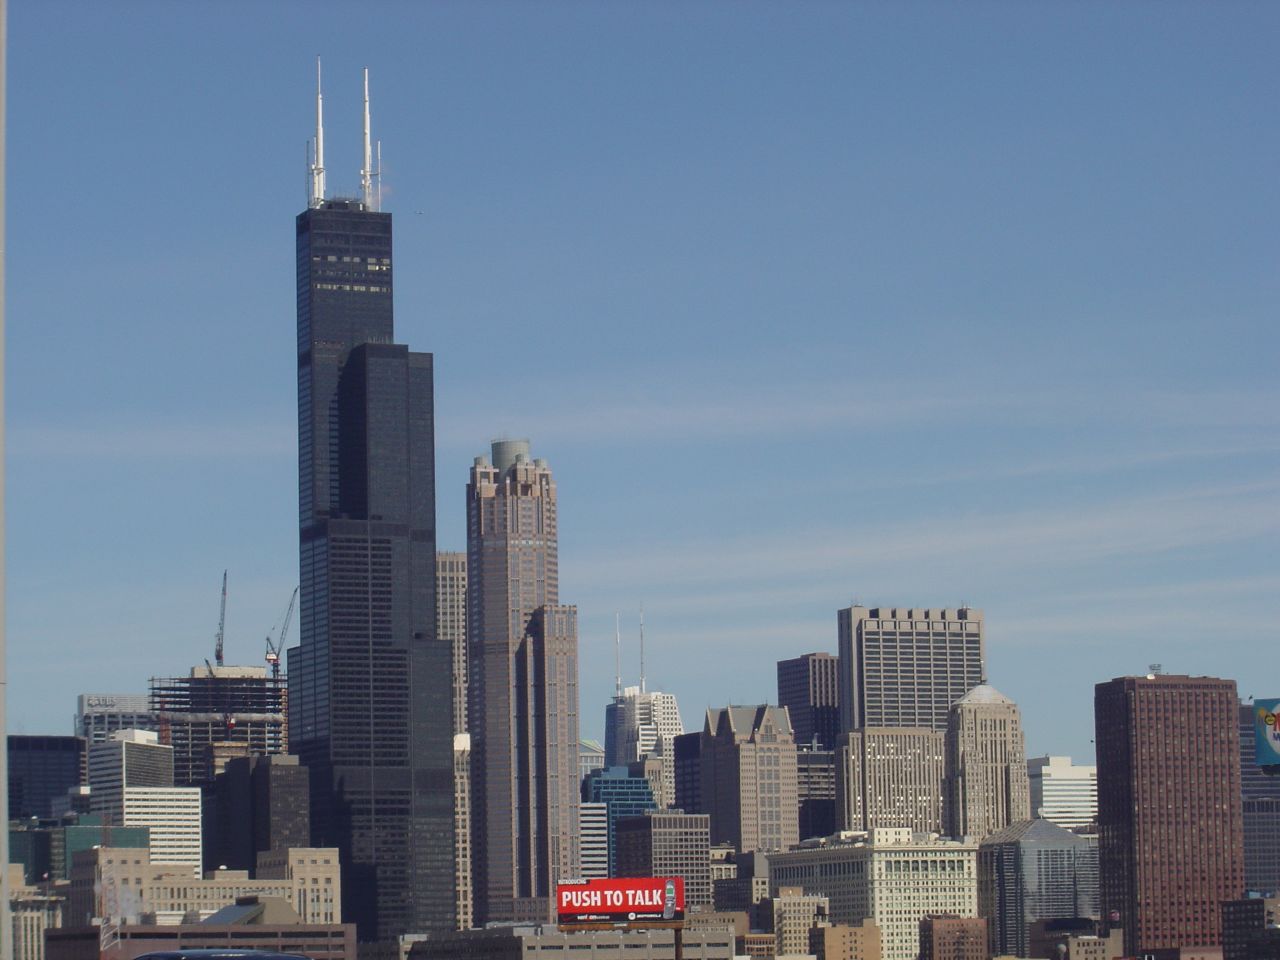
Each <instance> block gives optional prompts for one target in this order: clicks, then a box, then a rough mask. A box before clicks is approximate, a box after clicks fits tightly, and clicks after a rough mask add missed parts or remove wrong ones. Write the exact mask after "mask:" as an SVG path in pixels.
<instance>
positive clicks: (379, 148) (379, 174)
mask: <svg viewBox="0 0 1280 960" xmlns="http://www.w3.org/2000/svg"><path fill="white" fill-rule="evenodd" d="M375 146H376V149H377V158H378V159H377V161H376V166H375V167H374V171H373V175H374V177H376V178H377V181H378V206H377V207H376V209H378V210H381V209H382V141H381V140H379V141H377V143H376V145H375Z"/></svg>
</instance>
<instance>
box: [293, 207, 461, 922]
mask: <svg viewBox="0 0 1280 960" xmlns="http://www.w3.org/2000/svg"><path fill="white" fill-rule="evenodd" d="M320 193H321V196H320V197H319V198H317V199H314V200H313V201H312V203H311V208H310V209H308V210H307V211H305V212H304V213H302V214H300V215H299V216H298V220H297V268H298V467H299V489H298V498H299V522H300V548H301V550H300V553H301V590H300V596H301V629H300V637H299V645H298V646H297V647H294V648H293V649H291V650H290V651H289V738H290V745H291V749H292V750H293V751H294V752H295V753H297V754H299V755H300V757H301V759H302V762H303V763H304V764H306V765H307V766H308V767H309V768H310V770H311V819H312V837H313V841H314V842H315V843H316V844H317V845H324V846H336V847H338V848H339V849H340V852H341V858H342V864H343V884H342V899H343V903H344V905H345V911H344V912H345V914H346V916H345V918H344V919H347V920H354V921H355V922H356V923H357V924H358V926H359V936H360V939H361V940H373V939H378V940H385V939H388V938H391V937H395V936H397V935H398V934H401V933H407V932H424V931H431V930H445V929H452V927H453V917H454V892H453V883H454V880H453V876H454V867H453V808H452V804H453V722H452V716H453V714H452V688H451V685H450V684H451V681H450V677H451V671H450V649H449V647H448V645H447V644H441V643H439V642H438V641H437V639H436V628H435V602H436V598H435V557H436V534H435V452H434V438H433V403H432V358H431V355H430V354H426V353H411V352H410V351H409V349H408V348H407V347H404V346H401V345H398V344H395V343H393V342H392V336H393V335H392V321H391V286H392V264H391V216H390V215H389V214H386V213H381V212H375V211H374V210H372V209H370V206H371V204H369V203H368V202H367V199H366V201H364V202H362V201H358V200H326V199H324V198H323V196H322V194H323V191H322V190H321V191H320ZM367 197H368V194H367V193H366V198H367Z"/></svg>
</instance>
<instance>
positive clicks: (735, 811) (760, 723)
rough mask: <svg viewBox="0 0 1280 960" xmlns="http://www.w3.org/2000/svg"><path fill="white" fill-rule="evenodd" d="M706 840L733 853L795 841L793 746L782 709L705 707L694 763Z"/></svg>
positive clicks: (789, 844)
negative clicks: (707, 819)
mask: <svg viewBox="0 0 1280 960" xmlns="http://www.w3.org/2000/svg"><path fill="white" fill-rule="evenodd" d="M699 773H700V793H701V800H702V807H703V809H702V811H701V812H704V813H707V814H709V815H710V816H711V842H712V843H732V844H733V845H734V848H735V849H736V850H737V851H738V852H739V853H747V852H749V851H752V850H786V849H788V848H789V847H792V846H794V845H795V844H797V843H799V842H800V836H799V833H800V827H799V800H798V798H797V792H796V745H795V742H794V741H793V740H792V739H791V725H790V722H789V721H788V719H787V711H785V710H783V709H782V708H781V707H774V706H770V705H768V704H761V705H759V706H753V707H738V706H732V707H721V708H720V709H716V710H708V711H707V717H706V721H705V723H704V724H703V728H702V749H701V757H700V762H699Z"/></svg>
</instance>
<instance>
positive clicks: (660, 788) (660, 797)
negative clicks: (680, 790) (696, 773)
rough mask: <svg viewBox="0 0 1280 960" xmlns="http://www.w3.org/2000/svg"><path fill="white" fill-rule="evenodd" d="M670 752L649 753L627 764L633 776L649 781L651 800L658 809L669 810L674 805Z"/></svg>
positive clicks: (672, 767) (672, 766)
mask: <svg viewBox="0 0 1280 960" xmlns="http://www.w3.org/2000/svg"><path fill="white" fill-rule="evenodd" d="M659 750H661V747H659ZM672 761H673V758H672V757H671V755H670V754H663V753H661V752H659V753H655V754H651V755H649V756H647V757H644V758H643V759H640V760H633V761H631V762H630V763H628V764H627V767H626V769H627V771H628V772H629V773H630V774H631V776H633V777H644V778H645V779H646V780H648V781H649V789H650V790H652V791H653V802H654V803H655V804H656V805H657V808H658V809H659V810H669V809H671V808H672V807H673V806H675V795H676V794H675V783H674V776H673V772H674V763H673V762H672Z"/></svg>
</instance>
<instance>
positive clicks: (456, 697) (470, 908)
mask: <svg viewBox="0 0 1280 960" xmlns="http://www.w3.org/2000/svg"><path fill="white" fill-rule="evenodd" d="M436 641H437V642H438V643H440V644H448V645H449V650H450V655H451V657H452V670H453V865H454V871H453V872H454V877H453V886H454V897H455V906H454V925H455V927H456V928H457V929H458V930H469V929H471V924H472V921H473V919H474V905H473V903H472V888H471V735H470V734H468V733H467V729H468V727H467V555H466V554H465V553H437V554H436Z"/></svg>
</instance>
